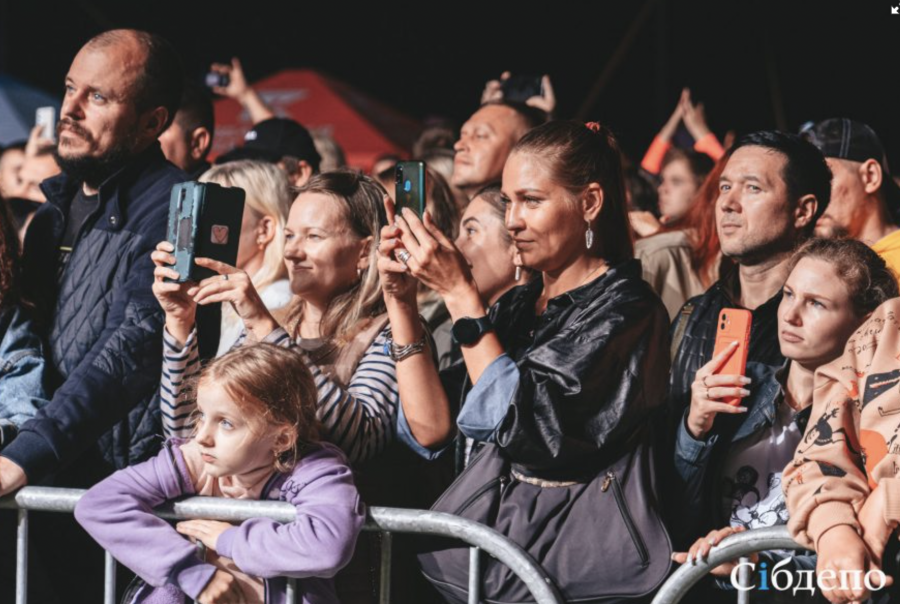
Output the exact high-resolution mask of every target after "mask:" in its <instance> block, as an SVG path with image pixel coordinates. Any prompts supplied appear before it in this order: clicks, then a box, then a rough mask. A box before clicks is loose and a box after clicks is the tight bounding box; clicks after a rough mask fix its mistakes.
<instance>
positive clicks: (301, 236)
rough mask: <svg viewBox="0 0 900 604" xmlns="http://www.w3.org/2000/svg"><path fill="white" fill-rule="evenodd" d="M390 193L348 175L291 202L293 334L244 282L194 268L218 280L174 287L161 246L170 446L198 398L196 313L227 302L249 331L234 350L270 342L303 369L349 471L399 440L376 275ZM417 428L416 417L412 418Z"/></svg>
mask: <svg viewBox="0 0 900 604" xmlns="http://www.w3.org/2000/svg"><path fill="white" fill-rule="evenodd" d="M384 193H385V192H384V190H383V189H382V188H381V187H380V186H379V185H378V184H376V183H375V182H374V181H373V180H371V179H370V178H368V177H366V176H360V175H357V174H354V173H350V172H330V173H325V174H320V175H317V176H315V177H313V178H312V179H311V180H310V181H309V182H308V183H307V184H306V185H305V186H304V187H302V188H301V189H300V190H299V194H298V196H297V198H296V200H295V201H294V203H293V205H292V207H291V211H290V215H289V216H288V222H287V225H286V227H285V238H286V244H285V263H286V265H287V268H288V274H289V278H290V283H291V291H292V292H293V293H294V294H295V295H297V296H298V297H299V300H300V302H298V303H297V305H296V306H295V307H294V308H293V309H292V312H291V313H290V316H289V319H288V321H287V325H288V326H289V327H288V328H284V327H281V326H280V325H279V324H278V323H277V322H276V320H275V319H274V318H273V317H272V315H271V314H270V313H269V312H268V311H267V310H266V308H265V305H264V304H263V303H262V301H261V300H260V297H259V294H258V293H257V292H256V290H255V289H254V287H253V285H252V283H251V282H250V279H249V277H248V275H247V274H246V273H245V272H243V271H241V270H238V269H236V268H234V267H231V266H228V265H225V264H223V263H220V262H216V261H213V260H209V259H203V258H198V259H197V260H196V262H197V264H198V265H199V266H204V267H208V268H211V269H213V270H214V271H216V272H217V273H219V274H218V275H216V276H214V277H211V278H209V279H205V280H203V281H201V282H199V283H186V284H178V283H172V282H165V281H164V278H166V277H169V278H177V277H178V275H177V273H176V272H175V271H174V270H173V269H172V268H171V266H170V265H171V264H173V263H174V260H175V259H174V256H173V255H172V253H171V252H172V251H173V248H172V245H171V244H170V243H168V242H163V243H160V244H159V246H157V250H156V251H155V252H154V253H153V255H152V257H153V261H154V263H155V264H156V269H155V277H156V280H155V283H154V286H153V291H154V293H155V295H156V296H157V298H158V300H159V302H160V304H161V305H162V307H163V309H164V310H165V312H166V329H165V334H164V342H165V351H164V352H165V354H164V362H163V377H162V384H161V392H160V394H161V398H162V416H163V427H164V431H165V434H166V436H182V437H185V436H189V435H190V433H191V429H192V414H193V411H194V408H195V402H194V395H193V392H191V391H190V390H191V389H190V386H189V385H190V384H191V383H192V380H191V378H192V377H194V376H196V375H197V374H198V373H199V370H200V362H199V357H198V347H197V330H196V326H195V313H196V308H197V305H205V304H214V303H220V302H228V303H230V304H231V305H232V307H233V308H234V310H235V312H236V313H237V315H238V316H239V317H240V318H241V320H242V321H243V324H244V333H243V334H242V335H241V337H240V339H239V340H238V342H237V343H236V344H235V346H241V345H243V344H244V343H245V342H248V341H250V342H271V343H276V344H279V345H281V346H285V347H291V348H293V349H294V350H296V351H297V353H298V354H301V355H303V356H304V358H305V359H306V362H307V364H308V366H309V368H310V370H311V371H312V374H313V377H314V378H315V381H316V386H317V388H318V393H319V400H318V416H319V419H320V421H321V422H322V424H323V426H324V429H325V430H324V436H325V438H326V439H327V440H329V441H331V442H333V443H335V444H336V445H338V446H339V447H341V449H343V450H344V452H345V453H347V455H348V457H349V458H350V461H351V462H352V463H360V462H363V461H365V460H368V459H370V458H372V457H374V456H375V455H377V454H378V453H379V452H381V451H383V450H384V449H385V447H386V446H387V445H388V444H389V443H390V442H391V441H392V440H393V438H394V435H395V433H396V421H397V412H398V411H397V410H398V405H399V402H400V396H399V391H398V388H397V378H396V368H395V362H394V361H393V359H392V358H391V356H390V354H389V352H388V351H389V335H390V327H389V325H388V322H387V316H386V314H385V306H384V298H383V295H382V290H381V284H380V280H379V276H378V270H377V267H376V256H377V248H378V237H379V233H380V229H381V227H382V226H383V225H384V224H385V223H386V219H385V214H384V207H383V196H384ZM406 416H407V418H410V416H412V418H413V419H414V418H416V417H417V411H416V409H406Z"/></svg>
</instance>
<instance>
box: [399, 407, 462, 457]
mask: <svg viewBox="0 0 900 604" xmlns="http://www.w3.org/2000/svg"><path fill="white" fill-rule="evenodd" d="M397 410H398V413H397V438H398V439H399V440H400V442H402V443H403V444H404V445H406V446H407V447H409V448H410V449H412V451H413V452H414V453H415V454H416V455H418V456H419V457H422V458H424V459H427V460H428V461H433V460H435V459H437V458H438V457H440V456H441V455H442V454H443V453H444V451H446V450H447V449H448V448H449V447H450V445H452V444H453V443H454V440H453V439H452V438H451V439H450V442H448V443H447V444H446V445H444V446H443V447H441V448H440V449H429V448H428V447H423V446H422V445H420V444H419V441H417V440H416V437H415V436H413V435H412V430H410V428H409V423H408V422H407V421H406V415H405V414H404V413H403V405H402V404H400V405H397Z"/></svg>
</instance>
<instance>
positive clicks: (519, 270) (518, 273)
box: [516, 266, 522, 281]
mask: <svg viewBox="0 0 900 604" xmlns="http://www.w3.org/2000/svg"><path fill="white" fill-rule="evenodd" d="M521 280H522V267H521V266H517V267H516V281H521Z"/></svg>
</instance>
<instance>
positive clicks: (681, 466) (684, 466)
mask: <svg viewBox="0 0 900 604" xmlns="http://www.w3.org/2000/svg"><path fill="white" fill-rule="evenodd" d="M686 421H687V410H686V411H685V412H684V417H682V418H681V421H680V422H678V434H677V435H676V437H675V471H676V472H677V473H678V476H679V477H680V478H681V479H682V480H684V481H685V482H690V481H691V480H692V479H693V478H694V477H695V476H696V475H697V473H698V471H699V470H700V469H701V468H702V467H703V466H704V465H705V464H706V463H707V461H709V453H710V451H712V448H713V445H714V444H716V440H718V435H717V434H712V435H710V437H709V438H707V439H706V440H696V439H695V438H694V437H693V436H691V433H690V432H688V429H687V425H686V423H685V422H686Z"/></svg>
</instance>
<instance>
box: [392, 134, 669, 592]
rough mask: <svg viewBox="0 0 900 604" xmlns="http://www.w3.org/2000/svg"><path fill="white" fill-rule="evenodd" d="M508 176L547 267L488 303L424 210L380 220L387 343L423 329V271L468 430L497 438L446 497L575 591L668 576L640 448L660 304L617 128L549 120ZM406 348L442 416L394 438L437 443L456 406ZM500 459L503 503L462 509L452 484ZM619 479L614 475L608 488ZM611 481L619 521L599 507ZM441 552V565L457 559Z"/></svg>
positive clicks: (411, 375)
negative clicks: (454, 365)
mask: <svg viewBox="0 0 900 604" xmlns="http://www.w3.org/2000/svg"><path fill="white" fill-rule="evenodd" d="M502 192H503V196H504V199H505V200H506V203H507V210H506V223H507V228H508V229H509V231H510V233H511V234H512V236H513V239H514V241H515V244H516V248H517V251H518V254H517V257H516V262H517V263H518V264H520V265H522V266H525V267H528V268H530V269H532V270H534V271H536V272H537V273H539V276H538V277H536V278H535V279H534V280H533V281H532V282H531V283H530V284H528V285H525V286H521V287H517V288H514V289H513V290H511V291H509V292H507V293H506V294H505V295H504V296H503V297H502V298H500V300H499V301H498V302H497V303H496V305H495V306H494V307H493V308H492V309H491V311H490V313H489V314H488V316H485V315H486V312H485V308H484V306H483V304H482V302H481V298H480V296H479V294H478V290H477V287H476V286H475V283H474V281H473V280H472V277H471V273H470V271H469V270H468V266H467V265H466V263H465V261H464V260H463V259H462V256H461V255H460V253H459V251H458V250H457V249H456V248H455V247H454V245H453V244H452V242H450V241H448V240H447V239H446V238H444V237H443V236H442V235H441V234H440V233H439V232H438V230H437V229H436V228H435V227H434V225H433V223H432V222H431V220H430V217H429V216H428V215H427V214H426V215H425V217H424V220H423V221H419V220H418V218H417V217H416V216H415V215H414V214H412V213H410V212H409V210H404V211H403V213H402V215H399V216H397V219H396V223H395V226H394V227H386V228H385V229H384V231H383V232H382V244H381V246H380V253H381V257H380V259H379V269H380V270H381V272H382V278H383V279H384V287H385V291H386V293H387V294H388V295H387V296H386V301H387V304H388V312H389V314H390V318H391V325H392V327H393V330H394V331H393V347H394V350H395V351H396V352H398V353H399V354H402V353H403V352H405V351H409V350H412V349H414V348H416V344H419V343H423V342H424V334H422V333H421V328H420V327H419V325H420V324H419V322H418V321H417V320H416V309H415V303H414V292H415V287H414V286H413V285H414V281H415V279H418V280H421V281H422V282H424V283H425V284H426V285H427V286H428V287H430V288H432V289H433V290H435V291H437V292H438V293H439V294H440V295H441V296H442V297H443V299H444V301H445V303H446V305H447V309H448V310H449V312H450V315H451V317H452V319H453V321H454V326H453V333H454V337H455V338H456V339H457V340H458V341H459V343H460V345H461V348H462V352H463V357H464V359H465V365H466V368H467V370H468V375H469V378H470V380H471V382H472V384H473V387H472V389H471V391H469V393H468V395H467V397H466V400H465V404H464V406H463V409H462V410H461V413H460V416H459V418H458V424H459V427H460V430H461V431H462V432H463V433H464V434H466V435H467V436H470V437H472V438H474V439H476V440H479V441H486V442H489V443H494V444H495V445H496V446H493V447H488V450H487V451H485V452H484V453H483V454H481V455H479V457H478V458H477V459H475V460H473V462H472V464H471V465H470V467H469V468H468V469H467V471H466V472H465V473H464V474H463V475H462V476H461V477H460V479H459V480H458V481H457V482H456V483H455V484H454V486H453V487H451V489H450V490H449V491H448V493H447V494H445V496H444V498H443V499H442V501H441V502H439V503H438V504H437V506H436V507H437V509H442V510H445V511H452V512H454V513H459V514H461V515H464V516H466V517H470V518H473V519H477V520H480V521H482V522H487V523H488V524H491V525H494V526H495V528H498V530H501V531H502V532H504V533H505V534H507V535H508V536H510V537H511V538H512V539H513V540H515V541H518V542H519V543H521V544H522V545H523V546H525V547H526V549H529V551H532V553H533V554H534V555H535V556H536V557H537V558H538V560H539V561H540V562H541V563H542V564H543V565H544V568H545V569H546V570H547V571H548V572H549V573H550V574H551V576H553V577H554V579H555V580H556V581H557V584H558V585H559V587H560V588H561V589H562V590H563V591H564V592H565V595H566V597H567V598H587V599H585V601H589V600H590V599H591V598H592V597H593V596H598V597H599V596H601V595H603V592H604V591H605V592H606V593H609V592H610V591H612V593H618V594H619V595H642V594H643V593H644V592H645V591H647V590H649V589H650V588H652V587H654V586H655V585H656V584H658V582H659V581H661V580H662V578H663V576H664V574H665V572H667V570H668V560H667V557H668V556H669V552H670V545H669V543H668V538H667V536H666V535H665V532H664V531H663V530H662V528H661V525H660V523H659V521H658V516H657V515H655V513H654V512H653V511H652V510H653V508H654V501H655V498H654V496H653V493H652V484H650V481H652V476H651V475H650V473H648V472H646V471H645V470H646V467H647V465H648V464H647V463H645V462H646V460H647V459H648V458H647V457H642V459H643V460H644V461H641V462H639V463H637V462H635V461H634V460H635V459H636V458H637V456H636V452H637V451H639V450H641V446H640V445H641V443H646V438H647V432H648V429H649V427H650V424H651V418H652V417H653V415H654V410H655V409H656V408H657V407H658V406H659V405H660V404H661V403H662V401H663V399H664V395H665V387H666V383H667V372H668V367H669V361H668V350H669V346H668V335H667V330H668V319H667V315H666V311H665V308H664V307H663V306H662V304H661V302H660V301H659V298H658V297H657V296H656V294H654V293H653V292H652V290H651V289H650V288H649V286H648V285H647V284H646V283H644V282H643V281H642V279H641V268H640V263H639V262H638V261H636V260H634V258H633V248H632V240H631V230H630V227H629V224H628V219H627V212H626V205H625V195H624V186H623V179H622V169H621V158H620V154H619V150H618V146H617V143H616V141H615V139H614V137H613V136H612V134H611V133H610V132H609V131H608V130H607V129H606V128H604V127H602V126H600V125H599V124H597V123H591V124H587V125H584V124H580V123H576V122H551V123H548V124H545V125H543V126H539V127H537V128H535V129H533V130H532V131H530V132H529V133H528V134H526V135H525V136H524V137H523V138H522V139H521V140H520V141H519V142H518V143H517V145H516V146H515V148H514V149H513V152H512V154H511V155H510V157H509V159H508V161H507V163H506V166H505V168H504V171H503V188H502ZM388 205H389V206H390V205H392V204H390V203H389V204H388ZM498 261H501V260H500V259H498ZM410 346H412V347H413V348H409V347H410ZM408 358H409V361H406V360H401V361H399V362H398V363H397V377H398V383H399V385H400V396H401V400H402V399H403V398H404V397H407V396H417V397H429V400H432V401H434V406H433V409H434V415H433V418H432V419H433V420H434V421H432V422H430V423H429V425H413V424H408V425H407V424H406V422H405V418H401V425H400V437H401V438H404V439H405V440H406V441H407V442H409V443H410V444H411V445H412V446H413V447H414V448H416V446H417V445H419V447H418V449H419V450H420V452H424V453H425V454H427V451H424V449H423V447H421V445H423V444H426V446H429V447H430V448H431V450H432V451H434V450H436V449H438V448H439V447H440V446H441V444H443V443H444V442H446V440H447V439H448V438H449V437H450V436H451V433H452V422H451V421H450V408H451V405H450V403H449V402H448V400H447V396H446V394H445V392H444V390H443V388H442V387H441V384H440V381H439V380H438V376H437V373H436V370H435V369H434V365H433V363H431V362H430V360H429V359H428V355H418V356H410V357H408ZM414 359H415V360H414ZM436 426H442V427H443V429H444V432H443V433H442V434H441V436H442V438H435V434H436V428H435V427H436ZM418 434H427V435H428V438H426V439H419V438H418V436H417V435H418ZM423 440H424V441H427V443H425V442H422V441H423ZM487 458H490V459H491V460H492V461H491V463H488V462H487V461H485V459H487ZM626 458H627V459H628V460H629V461H628V462H622V461H621V460H623V459H626ZM479 460H481V464H480V466H481V467H480V468H479V467H478V466H479ZM493 462H499V463H500V465H504V464H505V466H508V467H505V469H501V470H499V471H500V472H501V473H503V476H500V478H501V480H500V481H499V484H502V485H503V486H502V488H501V489H500V492H499V494H497V493H495V494H493V495H491V496H490V497H492V498H493V499H494V500H499V504H497V505H499V507H495V506H489V507H492V509H495V510H499V511H498V512H497V513H496V517H491V518H488V517H484V518H479V517H477V516H478V513H477V508H478V507H479V505H478V503H477V502H475V503H474V504H473V502H470V501H466V503H465V505H463V506H458V507H460V508H465V510H463V509H453V505H452V504H451V502H452V500H453V499H454V498H455V497H457V496H459V497H462V498H463V499H470V498H471V497H470V496H471V495H472V493H471V492H466V491H472V490H475V491H478V492H479V493H480V492H481V491H480V489H477V488H476V486H477V485H476V484H475V483H476V482H478V479H477V478H476V476H480V475H482V474H485V473H487V474H488V475H485V476H484V478H486V479H490V478H491V477H490V476H489V474H490V473H491V472H494V471H495V469H491V470H489V471H488V470H486V465H485V464H487V465H489V466H490V467H491V468H495V467H496V465H497V464H496V463H493ZM616 464H619V465H618V466H617V465H616ZM614 467H616V468H618V471H620V472H621V474H619V475H616V474H615V473H614V472H613V468H614ZM614 480H616V481H618V482H619V483H621V484H618V483H617V484H615V485H614V488H613V489H612V490H610V485H611V484H612V481H614ZM468 482H471V483H472V484H471V485H468ZM613 492H614V493H615V499H616V503H617V504H618V505H617V508H618V510H619V511H620V512H621V515H622V518H623V520H622V521H620V520H618V519H617V518H611V517H604V514H603V511H604V510H605V509H606V508H604V507H603V505H604V503H603V502H605V501H612V500H611V499H610V494H611V493H613ZM498 498H499V499H498ZM635 498H637V499H639V500H640V501H633V500H634V499H635ZM630 500H631V503H632V508H631V510H630V511H629V510H628V509H627V507H628V505H627V504H628V503H629V501H630ZM581 503H583V506H584V507H581V506H580V504H581ZM506 505H508V506H510V507H508V508H506V507H504V506H506ZM617 508H612V509H617ZM635 508H640V509H639V510H637V509H635ZM507 509H508V510H510V511H509V512H508V513H507V512H505V510H507ZM515 510H519V512H516V511H515ZM464 512H465V513H464ZM489 515H490V516H493V512H491V513H489ZM616 516H617V517H618V514H617V515H616ZM617 523H618V524H617ZM626 529H627V532H626ZM641 530H643V531H645V532H644V534H643V535H642V534H641ZM618 537H622V539H618ZM613 541H617V542H615V543H613ZM654 549H655V550H656V551H654ZM619 550H622V551H619ZM599 556H604V557H603V558H600V557H599ZM423 564H425V566H426V567H427V566H428V564H427V562H425V561H423ZM438 566H439V567H441V572H442V573H443V572H449V571H447V561H443V562H440V563H439V564H438ZM642 571H646V572H643V574H642ZM427 572H428V569H427V568H426V574H427ZM488 574H489V575H490V572H489V573H488ZM644 579H646V580H644ZM446 582H449V583H452V580H449V579H448V581H446ZM490 583H491V581H490V580H486V584H490ZM496 585H497V587H496V588H495V589H494V591H493V592H492V593H485V594H484V595H485V597H492V596H496V597H501V596H503V598H502V599H504V600H506V598H512V597H513V595H512V594H514V593H517V592H515V591H514V588H513V587H511V583H510V582H509V581H506V580H505V579H498V580H497V582H496ZM504 585H505V587H504ZM617 589H618V590H619V591H618V592H616V591H615V590H617ZM510 590H512V591H510ZM489 591H490V589H489ZM509 601H511V600H509Z"/></svg>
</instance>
